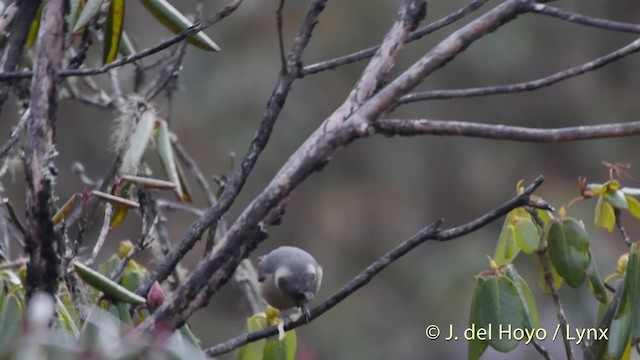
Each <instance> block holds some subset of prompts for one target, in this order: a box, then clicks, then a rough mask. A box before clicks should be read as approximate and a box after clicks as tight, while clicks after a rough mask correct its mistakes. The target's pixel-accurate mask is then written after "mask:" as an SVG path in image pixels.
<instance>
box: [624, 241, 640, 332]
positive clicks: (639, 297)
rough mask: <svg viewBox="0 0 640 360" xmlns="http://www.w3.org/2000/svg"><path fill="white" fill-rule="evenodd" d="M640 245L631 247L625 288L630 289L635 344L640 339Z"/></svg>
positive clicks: (632, 329)
mask: <svg viewBox="0 0 640 360" xmlns="http://www.w3.org/2000/svg"><path fill="white" fill-rule="evenodd" d="M638 251H640V243H634V244H633V245H632V246H631V255H630V256H629V265H627V275H628V278H629V281H628V282H627V276H625V283H624V286H625V288H626V287H627V286H628V289H629V305H630V306H631V340H632V341H633V342H634V343H635V342H636V339H640V253H638Z"/></svg>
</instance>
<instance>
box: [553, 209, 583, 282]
mask: <svg viewBox="0 0 640 360" xmlns="http://www.w3.org/2000/svg"><path fill="white" fill-rule="evenodd" d="M545 235H546V243H547V244H548V248H549V257H550V258H551V262H552V263H553V266H554V267H555V268H556V270H557V271H558V274H560V276H562V278H563V279H564V280H565V281H566V282H567V284H568V285H569V286H571V287H573V288H577V287H579V286H580V285H582V283H583V282H584V279H585V270H586V269H587V266H589V262H590V261H589V235H588V234H587V232H586V230H585V229H584V228H583V227H582V225H581V224H580V223H579V222H578V221H577V220H575V219H571V218H568V219H565V220H563V221H562V222H560V221H558V220H554V221H552V222H550V223H549V224H548V226H547V231H546V234H545Z"/></svg>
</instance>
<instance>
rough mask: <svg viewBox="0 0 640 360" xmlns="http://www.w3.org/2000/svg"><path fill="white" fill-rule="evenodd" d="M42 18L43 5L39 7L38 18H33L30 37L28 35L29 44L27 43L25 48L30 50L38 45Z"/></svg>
mask: <svg viewBox="0 0 640 360" xmlns="http://www.w3.org/2000/svg"><path fill="white" fill-rule="evenodd" d="M41 17H42V4H40V6H38V11H37V12H36V16H35V17H34V18H33V21H32V22H31V26H30V27H29V35H27V42H26V43H25V45H24V46H25V47H26V48H27V49H30V48H31V47H33V44H35V43H36V39H37V38H38V30H39V29H40V18H41Z"/></svg>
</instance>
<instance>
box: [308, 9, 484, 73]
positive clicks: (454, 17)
mask: <svg viewBox="0 0 640 360" xmlns="http://www.w3.org/2000/svg"><path fill="white" fill-rule="evenodd" d="M487 1H488V0H473V1H471V3H469V4H468V5H466V6H465V7H463V8H461V9H459V10H457V11H455V12H453V13H451V14H450V15H448V16H446V17H444V18H442V19H440V20H437V21H434V22H432V23H431V24H429V25H426V26H424V27H422V28H420V29H418V30H416V31H414V32H412V33H411V34H410V35H409V40H407V42H411V41H414V40H418V39H421V38H423V37H424V36H426V35H428V34H431V33H433V32H435V31H436V30H439V29H442V28H443V27H445V26H447V25H450V24H453V23H454V22H456V21H458V20H460V19H462V18H463V17H465V16H467V15H469V14H471V13H472V12H474V11H476V10H477V9H479V8H480V7H481V6H482V5H484V4H485V3H486V2H487ZM379 48H380V45H376V46H372V47H370V48H366V49H363V50H360V51H356V52H354V53H352V54H349V55H344V56H340V57H337V58H335V59H331V60H325V61H322V62H318V63H315V64H311V65H307V66H305V67H304V68H302V71H301V72H300V76H301V77H302V76H306V75H311V74H317V73H319V72H322V71H326V70H333V69H335V68H337V67H339V66H342V65H348V64H351V63H354V62H357V61H361V60H365V59H368V58H370V57H372V56H373V54H375V53H376V51H378V49H379Z"/></svg>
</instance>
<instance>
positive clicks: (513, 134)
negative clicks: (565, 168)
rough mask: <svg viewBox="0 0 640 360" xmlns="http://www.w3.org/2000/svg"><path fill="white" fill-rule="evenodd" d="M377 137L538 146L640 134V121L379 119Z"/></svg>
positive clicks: (376, 130) (375, 127) (375, 125)
mask: <svg viewBox="0 0 640 360" xmlns="http://www.w3.org/2000/svg"><path fill="white" fill-rule="evenodd" d="M373 127H374V129H375V132H376V133H377V134H381V135H386V136H395V135H399V136H416V135H438V136H465V137H475V138H483V139H496V140H513V141H527V142H540V143H562V142H568V141H579V140H591V139H602V138H615V137H627V136H637V135H640V121H631V122H626V123H614V124H604V125H585V126H572V127H565V128H555V129H538V128H528V127H522V126H510V125H499V124H498V125H493V124H482V123H475V122H466V121H445V120H428V119H409V120H405V119H380V120H378V121H376V122H375V123H374V124H373Z"/></svg>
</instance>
